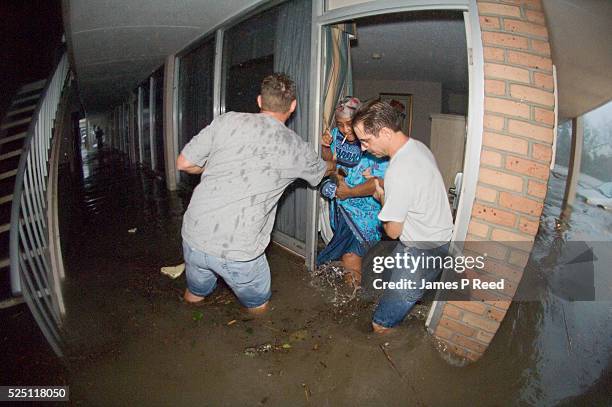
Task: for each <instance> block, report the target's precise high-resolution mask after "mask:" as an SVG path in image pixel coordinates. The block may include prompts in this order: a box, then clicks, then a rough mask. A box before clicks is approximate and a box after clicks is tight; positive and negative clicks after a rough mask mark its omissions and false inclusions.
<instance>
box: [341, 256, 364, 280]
mask: <svg viewBox="0 0 612 407" xmlns="http://www.w3.org/2000/svg"><path fill="white" fill-rule="evenodd" d="M342 266H344V269H345V270H346V271H347V273H346V274H345V275H344V279H345V281H346V282H347V283H348V284H351V285H354V286H355V287H359V286H360V285H361V257H360V256H358V255H356V254H355V253H346V254H344V255H342Z"/></svg>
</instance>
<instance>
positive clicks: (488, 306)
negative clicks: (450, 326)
mask: <svg viewBox="0 0 612 407" xmlns="http://www.w3.org/2000/svg"><path fill="white" fill-rule="evenodd" d="M453 302H459V301H447V302H446V305H447V306H451V307H453V308H456V309H457V310H459V311H460V312H469V313H470V314H472V315H474V316H476V317H480V318H483V319H487V320H491V321H495V322H497V323H499V324H501V321H498V320H496V319H494V318H489V317H488V316H487V312H490V309H493V311H502V312H505V311H507V310H500V309H498V308H496V307H494V306H492V305H489V304H487V303H485V302H484V301H468V302H478V303H480V304H482V305H483V306H484V307H485V309H484V313H483V314H476V313H475V312H472V311H470V310H468V309H464V308H461V307H459V306H457V305H455V304H454V303H453ZM443 315H444V314H443ZM445 316H446V317H447V318H448V319H451V320H455V319H454V318H452V317H450V316H449V315H445ZM478 329H480V328H478ZM484 332H487V331H484ZM455 333H456V334H458V335H463V334H461V333H459V332H455ZM463 336H465V337H466V338H470V337H469V336H466V335H463ZM474 338H475V339H476V341H478V342H481V343H484V341H482V340H480V339H477V338H476V337H475V336H474ZM489 343H490V342H489Z"/></svg>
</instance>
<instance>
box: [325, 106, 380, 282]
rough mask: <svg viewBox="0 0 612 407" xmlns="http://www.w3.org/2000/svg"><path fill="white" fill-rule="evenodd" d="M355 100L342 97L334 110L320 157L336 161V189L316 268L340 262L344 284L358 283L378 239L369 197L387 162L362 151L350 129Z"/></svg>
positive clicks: (375, 208)
mask: <svg viewBox="0 0 612 407" xmlns="http://www.w3.org/2000/svg"><path fill="white" fill-rule="evenodd" d="M360 104H361V103H360V101H359V99H357V98H353V97H350V96H348V97H345V98H344V99H342V100H341V101H340V102H339V103H338V106H337V107H336V114H335V119H336V127H335V128H334V129H332V130H331V132H330V131H326V132H325V133H323V136H322V142H321V146H322V151H321V155H322V157H323V159H324V160H328V161H329V160H336V162H337V168H338V173H339V174H341V173H345V174H346V176H342V175H338V176H337V179H338V181H337V182H338V186H337V189H336V194H335V198H334V199H333V201H332V202H331V204H330V217H331V225H332V229H333V230H334V237H333V238H332V240H331V241H330V242H329V244H328V245H327V247H325V249H324V250H323V251H322V252H321V253H320V254H319V255H318V257H317V264H322V263H326V262H328V261H333V260H338V259H341V260H342V265H343V266H344V268H345V270H346V271H347V274H346V277H347V281H349V282H352V283H353V284H355V285H359V284H360V282H361V259H362V257H363V256H364V255H365V253H366V251H367V249H368V248H370V247H371V246H372V245H374V244H375V243H376V242H378V241H379V240H380V239H381V234H382V226H381V223H380V221H379V220H378V212H380V209H381V207H380V203H379V202H378V201H377V200H375V199H374V198H373V197H372V194H373V193H374V191H375V190H376V186H375V183H374V180H375V179H376V178H379V179H382V178H383V177H384V174H385V171H386V170H387V166H388V164H389V161H388V160H387V159H386V158H385V159H381V158H377V157H374V156H373V155H371V154H370V153H368V152H362V151H361V145H360V143H359V139H357V136H356V135H355V133H354V131H353V126H352V120H353V116H354V114H355V111H356V110H357V109H358V108H359V105H360Z"/></svg>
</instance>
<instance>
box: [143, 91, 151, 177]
mask: <svg viewBox="0 0 612 407" xmlns="http://www.w3.org/2000/svg"><path fill="white" fill-rule="evenodd" d="M141 89H142V90H141V95H142V105H141V108H142V154H143V156H142V157H140V158H141V160H142V161H141V162H142V163H143V164H145V165H147V166H148V167H150V166H151V133H150V131H151V122H150V120H151V115H150V106H149V99H150V98H149V81H148V80H147V81H145V82H144V83H143V84H142V85H141Z"/></svg>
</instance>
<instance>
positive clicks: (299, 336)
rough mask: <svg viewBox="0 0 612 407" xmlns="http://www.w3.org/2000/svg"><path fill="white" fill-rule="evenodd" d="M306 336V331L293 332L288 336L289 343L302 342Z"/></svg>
mask: <svg viewBox="0 0 612 407" xmlns="http://www.w3.org/2000/svg"><path fill="white" fill-rule="evenodd" d="M307 336H308V331H307V330H305V329H299V330H297V331H295V332H294V333H292V334H291V335H289V341H291V342H297V341H303V340H305V339H306V337H307Z"/></svg>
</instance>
